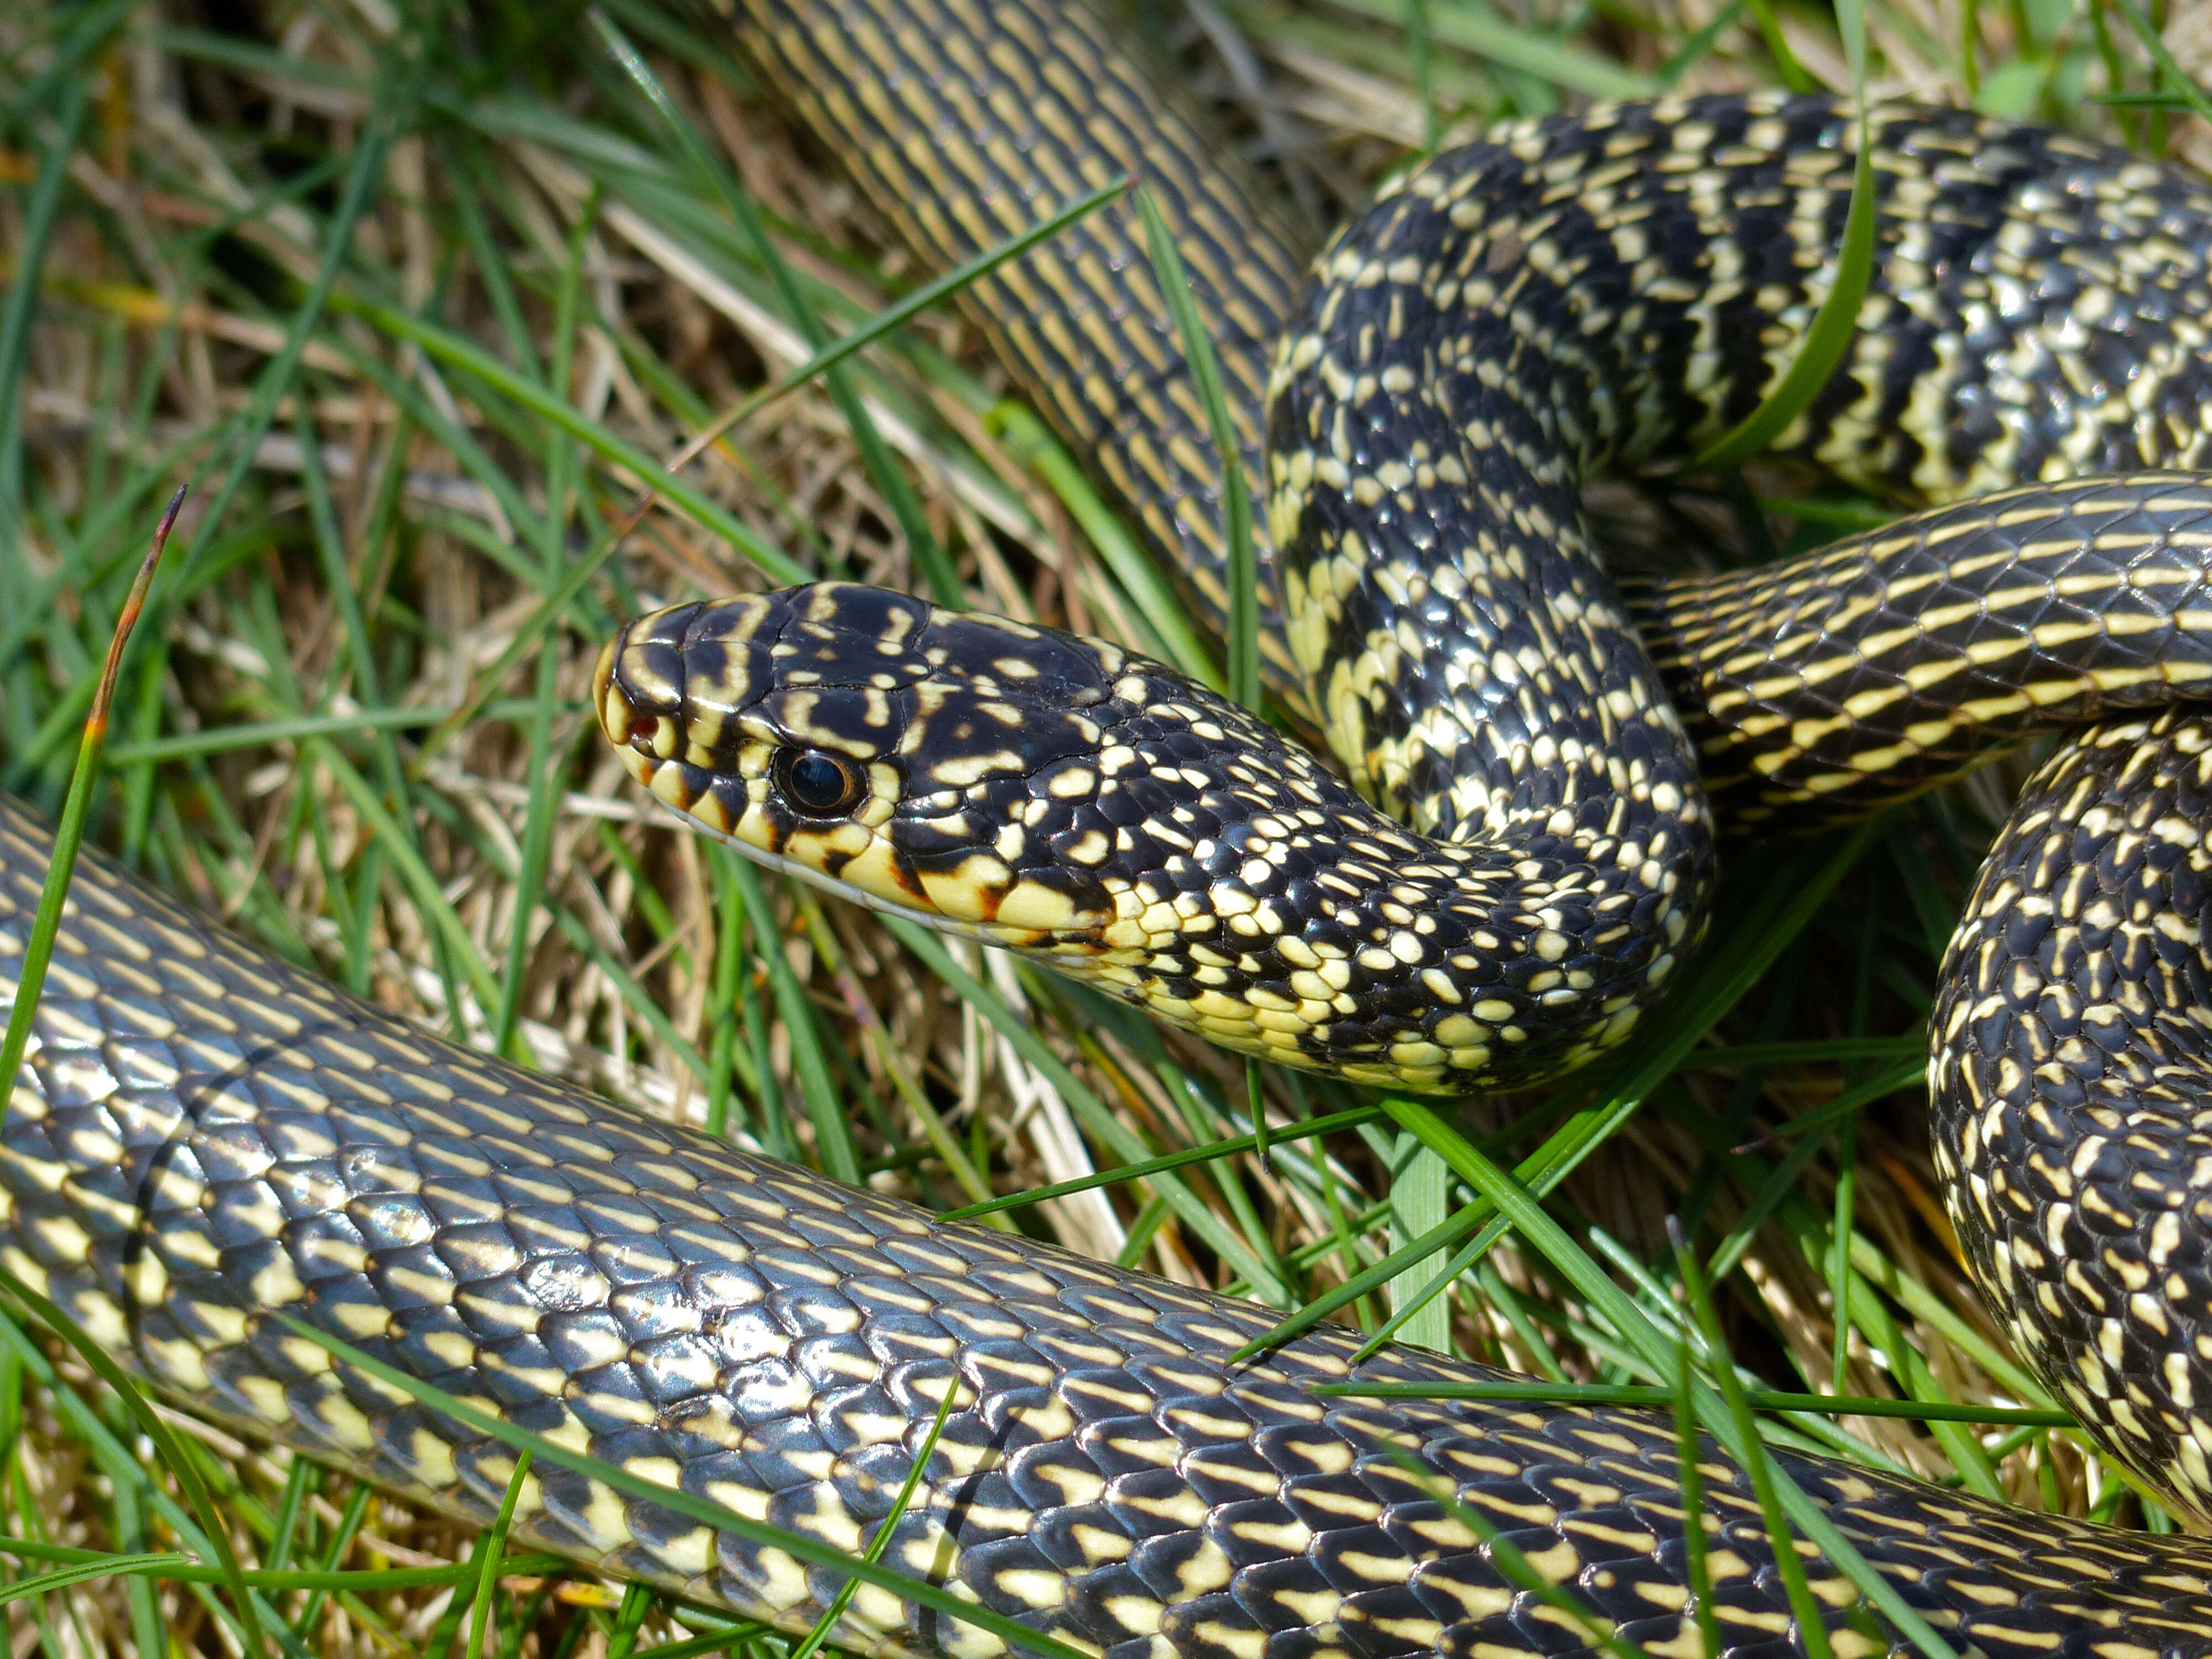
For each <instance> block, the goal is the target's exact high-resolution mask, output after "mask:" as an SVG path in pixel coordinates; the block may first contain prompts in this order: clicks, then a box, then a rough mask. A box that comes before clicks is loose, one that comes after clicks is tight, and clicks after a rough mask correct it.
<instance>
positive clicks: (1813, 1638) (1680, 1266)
mask: <svg viewBox="0 0 2212 1659" xmlns="http://www.w3.org/2000/svg"><path fill="white" fill-rule="evenodd" d="M1674 1259H1675V1262H1676V1264H1677V1270H1678V1271H1679V1272H1680V1274H1681V1277H1682V1288H1683V1290H1684V1291H1685V1292H1686V1294H1687V1296H1688V1297H1689V1300H1690V1311H1691V1314H1692V1316H1693V1317H1694V1318H1695V1320H1696V1321H1697V1324H1698V1328H1699V1330H1701V1331H1702V1332H1703V1333H1704V1334H1705V1346H1706V1351H1707V1352H1709V1353H1711V1355H1712V1356H1713V1364H1712V1376H1713V1381H1714V1382H1715V1383H1718V1384H1719V1386H1720V1391H1721V1398H1722V1400H1723V1401H1725V1402H1726V1404H1727V1406H1728V1411H1729V1416H1730V1417H1731V1418H1733V1419H1735V1428H1736V1433H1737V1435H1738V1436H1739V1437H1741V1440H1742V1441H1743V1442H1744V1443H1746V1444H1750V1443H1753V1441H1754V1440H1755V1439H1756V1437H1757V1435H1758V1430H1757V1429H1756V1428H1755V1427H1754V1426H1753V1423H1752V1419H1751V1407H1750V1405H1749V1403H1748V1402H1747V1401H1746V1400H1745V1399H1744V1393H1743V1384H1742V1383H1740V1382H1739V1381H1737V1380H1736V1374H1735V1366H1734V1365H1732V1364H1729V1362H1728V1358H1727V1354H1728V1343H1727V1340H1726V1338H1725V1337H1724V1336H1723V1334H1722V1332H1721V1325H1720V1317H1719V1316H1718V1315H1717V1314H1716V1313H1714V1311H1713V1304H1712V1298H1711V1297H1709V1296H1707V1295H1706V1294H1705V1274H1704V1273H1702V1272H1701V1271H1700V1270H1699V1267H1698V1256H1697V1252H1696V1251H1694V1250H1692V1249H1691V1248H1690V1247H1689V1243H1688V1241H1687V1240H1686V1239H1685V1238H1684V1237H1682V1234H1681V1230H1680V1227H1679V1226H1678V1227H1677V1228H1675V1230H1674ZM1685 1391H1687V1390H1685ZM1744 1473H1745V1474H1747V1475H1749V1476H1750V1477H1751V1487H1752V1491H1753V1493H1754V1494H1755V1495H1756V1496H1757V1498H1758V1499H1759V1510H1760V1512H1761V1513H1762V1514H1764V1515H1765V1517H1766V1536H1767V1542H1768V1544H1769V1545H1770V1546H1771V1548H1772V1551H1773V1554H1774V1565H1775V1567H1776V1570H1777V1571H1778V1572H1779V1573H1780V1574H1781V1576H1782V1589H1783V1594H1784V1595H1786V1596H1787V1597H1788V1598H1789V1601H1790V1611H1791V1612H1792V1613H1794V1614H1795V1615H1796V1621H1797V1639H1798V1641H1799V1642H1800V1643H1801V1644H1802V1645H1803V1647H1804V1650H1805V1659H1830V1655H1831V1654H1832V1651H1833V1650H1832V1649H1831V1648H1830V1646H1829V1644H1828V1625H1827V1620H1826V1619H1825V1618H1823V1617H1822V1616H1821V1611H1820V1603H1819V1602H1818V1601H1814V1599H1813V1588H1812V1586H1811V1585H1810V1584H1808V1583H1806V1582H1805V1564H1804V1562H1802V1560H1800V1559H1798V1557H1797V1541H1796V1539H1795V1538H1794V1537H1792V1536H1791V1535H1790V1522H1789V1520H1788V1518H1787V1517H1786V1516H1784V1514H1783V1511H1782V1497H1781V1493H1780V1492H1778V1490H1777V1488H1776V1486H1775V1482H1774V1470H1773V1468H1772V1466H1771V1464H1769V1463H1768V1462H1767V1461H1766V1460H1765V1458H1764V1457H1753V1458H1751V1459H1750V1460H1748V1461H1747V1462H1746V1463H1745V1464H1744Z"/></svg>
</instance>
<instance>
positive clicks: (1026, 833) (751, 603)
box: [596, 582, 1149, 945]
mask: <svg viewBox="0 0 2212 1659" xmlns="http://www.w3.org/2000/svg"><path fill="white" fill-rule="evenodd" d="M1133 660H1134V659H1129V658H1127V656H1126V655H1125V653H1122V652H1121V650H1120V649H1119V648H1118V647H1114V646H1111V645H1107V644H1104V643H1103V642H1100V641H1084V640H1077V639H1074V638H1072V637H1070V636H1068V635H1062V634H1056V633H1053V632H1051V631H1049V630H1046V629H1033V628H1029V627H1025V626H1024V625H1022V624H1020V623H1010V622H1006V621H1004V620H1001V619H1000V618H996V617H972V616H964V615H962V614H960V613H957V612H954V611H944V610H939V608H937V607H935V606H933V605H927V604H925V603H923V602H921V601H920V600H917V599H911V598H908V597H907V596H906V595H903V594H898V593H891V592H884V591H882V590H880V589H876V588H870V587H862V586H854V585H851V584H847V583H834V582H823V583H817V584H813V585H811V586H805V587H797V588H792V589H788V590H787V591H785V592H780V593H770V594H764V595H752V596H747V597H744V598H739V599H725V600H720V601H716V602H714V603H710V604H695V605H678V606H674V607H672V608H671V609H668V610H665V611H656V612H654V613H653V615H651V616H647V617H641V618H639V619H638V620H636V621H635V622H633V623H629V625H628V626H627V627H626V628H625V629H623V632H622V634H621V635H620V636H619V637H618V638H617V640H616V641H614V642H613V643H612V644H611V645H610V646H609V647H607V650H606V652H605V654H604V655H603V656H602V658H601V659H600V664H599V675H598V679H597V684H596V707H597V708H598V711H599V719H600V723H601V725H602V726H603V727H604V728H605V732H606V734H607V736H608V738H610V739H611V741H612V742H613V743H614V744H616V745H617V749H618V750H619V751H620V752H621V754H622V757H623V761H624V762H625V763H626V764H627V765H628V767H629V771H630V773H631V775H633V776H635V778H636V779H637V780H638V781H639V782H640V783H641V784H643V785H644V786H645V787H646V788H647V789H648V790H649V791H651V792H652V793H653V795H654V796H656V797H657V798H658V799H661V800H662V801H665V802H666V803H667V804H668V805H671V806H673V807H675V808H676V809H677V810H678V811H681V812H684V813H685V814H687V815H689V816H690V817H692V818H693V819H695V820H696V821H697V822H698V823H701V824H703V825H704V826H705V827H706V828H707V829H709V830H711V831H713V832H714V833H715V834H717V835H719V836H722V837H724V838H726V840H728V841H729V842H731V843H732V845H734V846H736V847H737V848H738V849H739V850H740V851H743V852H744V853H746V854H748V855H750V857H752V858H753V859H754V860H756V861H757V862H760V863H763V864H765V865H768V866H770V867H773V868H776V869H781V870H786V871H788V872H791V873H793V874H795V875H798V876H799V877H801V878H804V879H806V880H809V881H811V882H813V883H814V884H817V885H818V886H823V887H824V888H827V889H828V890H831V891H834V892H836V893H838V894H840V895H842V896H845V897H847V898H850V899H854V900H856V901H857V902H861V903H864V904H867V905H869V906H871V907H872V908H878V909H884V910H890V911H892V912H894V913H896V914H899V915H905V916H908V917H909V918H911V919H913V920H915V921H921V922H924V923H926V924H927V925H928V926H931V927H936V928H939V930H941V931H945V932H951V933H963V934H969V935H972V936H975V937H978V938H982V939H988V940H990V941H991V942H993V943H997V944H1005V943H1021V944H1026V945H1040V944H1042V945H1053V944H1064V943H1068V942H1072V941H1073V940H1075V939H1080V938H1082V937H1084V936H1085V935H1087V934H1089V933H1093V932H1095V930H1096V929H1097V927H1100V926H1101V925H1103V921H1105V919H1106V918H1107V917H1108V916H1109V915H1110V913H1111V909H1112V905H1111V901H1110V898H1109V896H1108V895H1107V894H1106V893H1105V892H1104V890H1103V889H1102V888H1101V886H1100V884H1099V883H1098V881H1097V878H1096V877H1095V876H1094V875H1093V874H1092V873H1091V872H1088V871H1085V869H1083V868H1082V867H1081V866H1079V865H1076V864H1073V863H1071V862H1069V861H1068V860H1066V859H1065V858H1064V857H1062V856H1061V855H1060V849H1056V848H1055V847H1054V844H1053V843H1054V838H1055V831H1056V830H1057V829H1059V828H1060V824H1059V823H1058V822H1057V820H1058V819H1060V818H1066V817H1071V816H1072V815H1073V813H1074V812H1075V811H1076V810H1077V803H1076V795H1077V793H1079V792H1076V791H1074V790H1073V789H1071V787H1070V780H1071V777H1072V776H1073V774H1074V772H1075V771H1077V770H1079V769H1080V768H1081V766H1082V764H1083V762H1082V760H1081V759H1080V757H1085V756H1089V755H1091V754H1094V753H1095V752H1096V751H1097V749H1098V748H1099V747H1100V746H1101V744H1102V743H1103V740H1104V736H1105V727H1104V726H1103V725H1102V724H1101V717H1102V716H1109V715H1110V711H1111V709H1112V708H1113V707H1114V705H1115V682H1116V679H1117V678H1120V679H1123V680H1126V679H1127V678H1128V676H1127V670H1128V668H1129V666H1130V665H1131V663H1132V662H1133ZM1146 666H1149V665H1146ZM1125 689H1126V687H1125ZM1094 781H1095V780H1094ZM1055 791H1056V792H1057V793H1055Z"/></svg>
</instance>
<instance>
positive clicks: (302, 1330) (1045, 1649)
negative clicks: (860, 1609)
mask: <svg viewBox="0 0 2212 1659" xmlns="http://www.w3.org/2000/svg"><path fill="white" fill-rule="evenodd" d="M271 1317H273V1318H276V1319H277V1320H280V1321H282V1322H283V1324H284V1325H285V1326H286V1328H289V1330H291V1331H292V1333H293V1334H295V1335H297V1336H301V1337H303V1338H305V1339H306V1340H308V1341H310V1342H313V1344H315V1346H318V1347H319V1348H321V1349H323V1350H324V1351H325V1352H327V1353H329V1354H330V1355H331V1357H332V1358H335V1359H338V1360H341V1361H343V1363H344V1364H348V1365H350V1366H352V1367H353V1368H354V1369H355V1370H359V1371H362V1372H363V1373H365V1374H366V1375H368V1376H372V1377H374V1378H375V1379H376V1380H377V1381H378V1382H380V1383H385V1384H386V1385H388V1386H389V1387H392V1388H394V1389H398V1390H399V1391H400V1392H401V1393H403V1394H404V1395H407V1396H408V1397H409V1398H410V1399H412V1400H415V1401H419V1402H420V1403H422V1405H425V1406H428V1407H430V1408H431V1409H432V1410H434V1411H437V1412H441V1413H445V1414H446V1415H447V1416H449V1417H452V1418H454V1419H457V1420H459V1421H460V1422H462V1423H465V1424H467V1425H469V1427H471V1428H472V1429H474V1430H476V1431H477V1432H478V1433H479V1434H487V1435H489V1436H490V1437H492V1438H493V1439H495V1440H497V1441H500V1442H501V1443H504V1444H506V1445H508V1446H512V1447H513V1448H514V1449H515V1450H516V1451H518V1452H522V1451H526V1452H529V1453H531V1454H532V1455H533V1456H534V1457H535V1458H536V1459H537V1460H538V1461H539V1462H546V1463H552V1464H556V1465H557V1466H558V1467H560V1468H564V1469H568V1470H571V1471H573V1472H574V1473H575V1474H580V1475H584V1476H586V1478H587V1479H590V1480H597V1481H599V1482H600V1483H602V1484H603V1485H605V1486H611V1487H613V1488H614V1490H615V1491H617V1492H620V1493H622V1494H623V1496H624V1497H625V1498H639V1499H641V1500H643V1501H645V1502H647V1503H652V1504H660V1505H662V1506H663V1507H665V1508H667V1509H671V1510H675V1511H676V1512H677V1513H678V1515H683V1516H689V1517H690V1519H692V1520H694V1521H696V1522H699V1523H700V1525H702V1526H704V1527H710V1528H714V1530H715V1531H717V1532H727V1533H732V1534H735V1535H736V1536H738V1537H739V1538H742V1539H744V1540H745V1541H747V1542H748V1543H751V1544H757V1545H759V1546H761V1547H764V1548H769V1549H780V1550H781V1551H783V1552H784V1553H786V1554H787V1555H790V1556H792V1557H793V1559H797V1560H799V1561H803V1562H805V1563H806V1564H807V1565H810V1566H817V1567H827V1568H829V1570H830V1571H833V1572H841V1573H848V1574H850V1575H851V1576H852V1577H854V1578H856V1579H858V1580H859V1581H860V1582H861V1583H866V1584H872V1585H874V1586H875V1587H876V1588H878V1589H884V1590H888V1591H889V1592H890V1594H892V1595H896V1596H898V1597H900V1598H901V1599H902V1600H904V1601H913V1602H915V1603H917V1604H918V1605H920V1606H921V1607H927V1608H928V1609H930V1611H931V1612H933V1613H942V1614H944V1615H945V1617H946V1618H948V1619H951V1620H955V1621H956V1622H957V1623H960V1624H963V1625H972V1626H975V1628H976V1629H978V1630H983V1631H988V1632H990V1633H991V1634H992V1635H994V1636H995V1637H997V1638H1000V1640H1001V1641H1003V1642H1006V1643H1007V1644H1009V1645H1011V1646H1013V1647H1016V1648H1024V1649H1027V1650H1030V1651H1031V1652H1034V1653H1037V1654H1042V1655H1043V1656H1046V1659H1087V1656H1085V1655H1084V1654H1082V1653H1080V1652H1079V1650H1076V1649H1074V1648H1071V1647H1069V1646H1068V1645H1067V1644H1066V1643H1064V1642H1060V1641H1057V1640H1055V1639H1054V1638H1052V1637H1049V1636H1046V1635H1043V1634H1042V1633H1040V1632H1036V1631H1033V1630H1030V1629H1029V1628H1028V1627H1027V1626H1024V1625H1020V1624H1017V1623H1016V1622H1015V1621H1014V1620H1012V1619H1009V1618H1007V1617H1006V1615H1005V1614H1003V1613H994V1612H993V1611H991V1609H989V1608H988V1607H979V1606H977V1605H976V1604H975V1603H974V1602H972V1601H963V1600H961V1599H960V1597H958V1596H957V1595H954V1594H953V1593H952V1592H951V1590H950V1589H946V1588H945V1587H944V1586H943V1585H940V1584H935V1583H928V1582H927V1581H926V1580H923V1579H919V1578H910V1577H907V1575H905V1574H904V1573H901V1572H894V1571H891V1570H890V1568H888V1567H885V1566H884V1565H881V1564H879V1563H876V1562H871V1561H868V1560H866V1559H861V1558H859V1557H855V1556H853V1555H851V1554H848V1553H846V1552H845V1551H842V1550H840V1549H838V1548H837V1547H836V1546H835V1545H831V1544H825V1543H823V1541H821V1540H819V1539H817V1538H809V1537H807V1536H806V1535H805V1534H804V1533H797V1532H788V1531H786V1530H785V1529H784V1528H781V1527H775V1526H770V1525H769V1524H768V1523H767V1522H762V1521H750V1520H748V1519H746V1518H745V1517H744V1516H742V1515H738V1514H737V1513H735V1512H734V1511H732V1510H726V1509H725V1508H723V1507H722V1506H721V1505H720V1504H715V1503H712V1502H709V1501H708V1499H706V1498H700V1497H697V1496H696V1495H695V1494H693V1493H691V1492H685V1491H684V1490H683V1489H682V1488H680V1487H677V1486H661V1485H659V1484H658V1483H656V1482H654V1481H651V1480H646V1479H644V1478H643V1477H642V1476H640V1475H636V1474H631V1473H630V1472H629V1470H628V1469H626V1468H622V1467H621V1466H619V1465H617V1464H614V1463H609V1462H604V1461H602V1460H601V1459H599V1458H596V1457H591V1456H587V1455H585V1454H583V1453H581V1452H577V1451H572V1450H570V1449H568V1447H566V1446H563V1445H560V1444H558V1443H556V1442H554V1441H552V1440H549V1439H547V1438H546V1437H544V1435H541V1434H536V1433H533V1432H532V1431H530V1430H528V1429H524V1428H518V1427H517V1426H516V1425H513V1424H512V1423H509V1422H507V1420H506V1419H504V1418H499V1417H494V1416H493V1415H492V1414H491V1413H489V1412H485V1411H482V1410H479V1409H478V1408H477V1407H475V1406H473V1405H471V1404H470V1403H469V1402H468V1401H465V1400H461V1399H459V1398H457V1397H456V1396H454V1395H450V1394H447V1392H446V1391H445V1390H444V1389H439V1388H436V1387H434V1386H433V1385H431V1384H430V1383H425V1382H423V1381H422V1379H421V1378H419V1377H416V1376H410V1375H409V1374H408V1373H407V1372H405V1371H403V1370H398V1369H396V1368H395V1367H393V1366H390V1365H387V1364H385V1363H384V1362H383V1361H382V1360H380V1359H375V1358H371V1357H370V1356H369V1355H368V1354H365V1353H363V1352H362V1351H361V1350H360V1349H358V1348H356V1347H355V1346H353V1345H352V1344H350V1343H348V1342H343V1341H341V1340H339V1339H338V1338H337V1337H335V1336H332V1335H331V1334H329V1333H328V1332H327V1331H323V1330H319V1329H318V1328H316V1327H314V1326H313V1325H310V1324H309V1323H307V1321H306V1320H304V1319H301V1318H299V1317H298V1316H295V1315H293V1314H289V1313H284V1312H282V1311H276V1312H275V1313H273V1314H272V1315H271ZM961 1386H962V1385H961V1384H960V1383H959V1382H958V1380H957V1378H955V1379H953V1380H952V1381H951V1382H950V1383H948V1384H947V1387H948V1389H951V1390H953V1391H955V1392H957V1390H958V1389H959V1388H960V1387H961Z"/></svg>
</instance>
